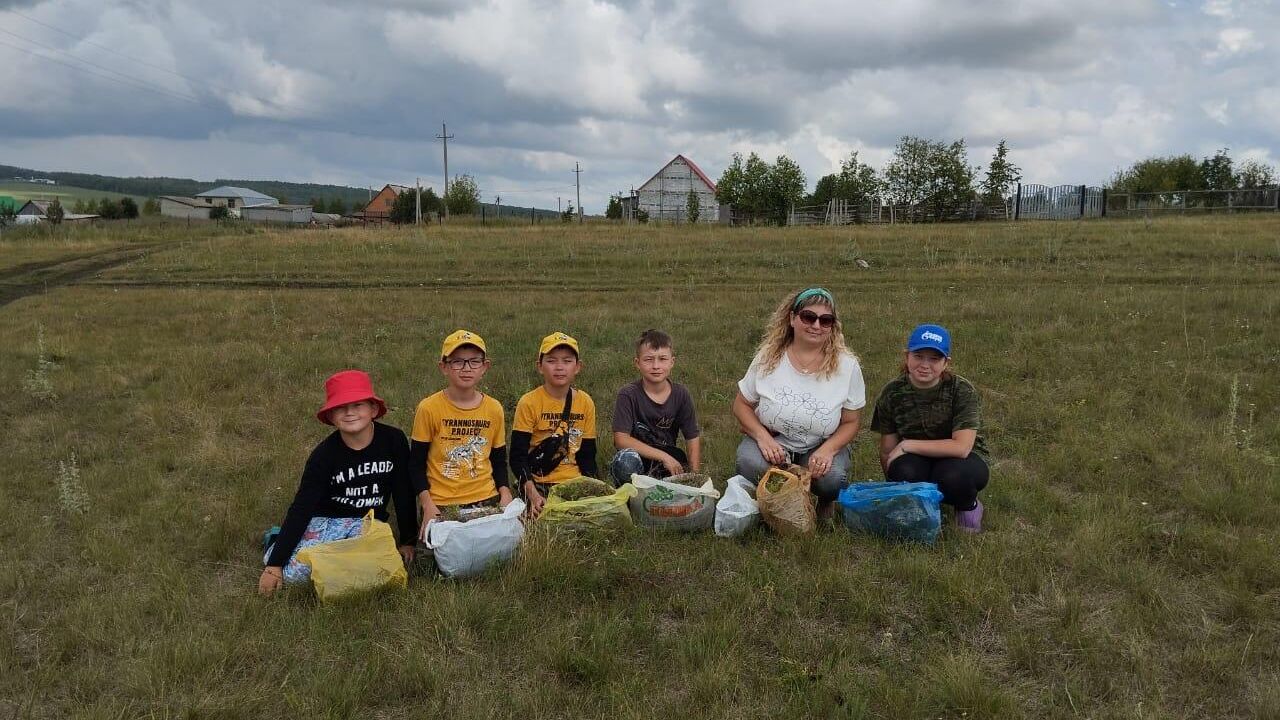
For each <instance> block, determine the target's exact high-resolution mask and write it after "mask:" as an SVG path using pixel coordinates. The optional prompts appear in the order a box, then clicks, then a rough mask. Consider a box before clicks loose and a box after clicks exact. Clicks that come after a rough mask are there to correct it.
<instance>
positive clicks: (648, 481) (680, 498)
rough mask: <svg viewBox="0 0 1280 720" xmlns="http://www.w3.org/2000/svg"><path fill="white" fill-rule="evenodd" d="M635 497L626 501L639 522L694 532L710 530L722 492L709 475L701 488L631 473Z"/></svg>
mask: <svg viewBox="0 0 1280 720" xmlns="http://www.w3.org/2000/svg"><path fill="white" fill-rule="evenodd" d="M631 484H632V485H634V486H635V488H636V495H635V497H633V498H631V499H630V500H628V501H627V505H628V507H630V508H631V517H632V519H634V520H635V522H636V524H637V525H644V526H649V527H656V528H661V529H664V530H683V531H686V532H693V531H698V530H710V529H711V524H712V523H713V522H714V521H715V516H716V499H717V498H719V497H720V492H719V491H717V490H716V486H715V484H714V483H712V482H711V478H710V477H708V478H707V480H706V482H704V483H702V485H701V487H693V486H690V485H681V484H680V483H674V482H667V481H666V480H657V479H655V478H651V477H649V476H648V475H639V474H636V475H632V476H631Z"/></svg>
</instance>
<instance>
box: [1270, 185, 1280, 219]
mask: <svg viewBox="0 0 1280 720" xmlns="http://www.w3.org/2000/svg"><path fill="white" fill-rule="evenodd" d="M1271 192H1273V193H1275V194H1276V197H1275V204H1274V205H1272V210H1274V211H1275V212H1280V185H1278V186H1276V189H1275V190H1272V191H1271Z"/></svg>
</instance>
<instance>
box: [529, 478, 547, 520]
mask: <svg viewBox="0 0 1280 720" xmlns="http://www.w3.org/2000/svg"><path fill="white" fill-rule="evenodd" d="M524 497H525V499H526V500H528V501H529V507H528V509H527V510H525V514H526V515H528V516H529V519H530V520H537V519H538V516H539V515H541V514H542V506H543V505H546V504H547V499H546V498H544V497H542V493H540V492H538V488H537V486H535V485H534V484H533V483H531V482H527V483H525V484H524Z"/></svg>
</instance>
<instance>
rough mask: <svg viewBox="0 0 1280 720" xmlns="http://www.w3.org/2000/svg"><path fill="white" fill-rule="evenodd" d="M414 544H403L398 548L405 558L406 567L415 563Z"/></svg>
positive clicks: (401, 555)
mask: <svg viewBox="0 0 1280 720" xmlns="http://www.w3.org/2000/svg"><path fill="white" fill-rule="evenodd" d="M413 549H414V548H413V546H412V545H401V546H400V547H399V548H397V550H399V551H400V557H402V558H404V564H405V567H408V566H410V565H412V564H413Z"/></svg>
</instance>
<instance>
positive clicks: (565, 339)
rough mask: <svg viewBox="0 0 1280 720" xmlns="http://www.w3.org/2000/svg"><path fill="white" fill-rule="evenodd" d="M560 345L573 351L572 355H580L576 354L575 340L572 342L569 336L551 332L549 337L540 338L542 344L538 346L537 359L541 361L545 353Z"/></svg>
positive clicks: (576, 344)
mask: <svg viewBox="0 0 1280 720" xmlns="http://www.w3.org/2000/svg"><path fill="white" fill-rule="evenodd" d="M561 345H564V346H565V347H567V348H570V349H571V350H573V354H574V355H581V354H582V353H580V352H578V341H577V340H574V339H573V338H572V337H571V336H569V335H566V334H564V333H562V332H553V333H551V334H550V335H548V336H546V337H544V338H542V344H541V345H539V346H538V359H539V360H541V359H542V356H543V355H546V354H547V353H549V352H551V351H552V350H555V349H556V348H558V347H560V346H561Z"/></svg>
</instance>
